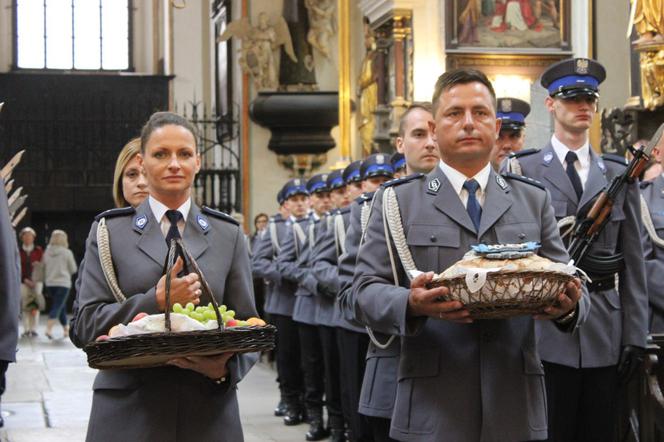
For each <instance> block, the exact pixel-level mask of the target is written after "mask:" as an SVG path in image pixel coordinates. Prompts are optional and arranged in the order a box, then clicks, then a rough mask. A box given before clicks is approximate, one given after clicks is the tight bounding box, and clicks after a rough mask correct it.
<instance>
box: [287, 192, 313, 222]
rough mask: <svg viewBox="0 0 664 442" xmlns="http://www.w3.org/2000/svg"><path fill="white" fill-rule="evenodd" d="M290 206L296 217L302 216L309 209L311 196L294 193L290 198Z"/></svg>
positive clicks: (292, 213)
mask: <svg viewBox="0 0 664 442" xmlns="http://www.w3.org/2000/svg"><path fill="white" fill-rule="evenodd" d="M288 208H289V210H290V213H291V215H293V216H294V217H295V218H302V217H303V216H304V215H306V214H307V210H309V197H308V196H306V195H301V194H299V195H293V196H291V197H290V198H288Z"/></svg>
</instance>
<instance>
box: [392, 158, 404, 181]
mask: <svg viewBox="0 0 664 442" xmlns="http://www.w3.org/2000/svg"><path fill="white" fill-rule="evenodd" d="M390 164H392V169H393V170H394V178H401V177H402V176H404V175H405V174H406V157H405V156H403V154H402V153H401V152H395V153H394V154H392V157H391V158H390Z"/></svg>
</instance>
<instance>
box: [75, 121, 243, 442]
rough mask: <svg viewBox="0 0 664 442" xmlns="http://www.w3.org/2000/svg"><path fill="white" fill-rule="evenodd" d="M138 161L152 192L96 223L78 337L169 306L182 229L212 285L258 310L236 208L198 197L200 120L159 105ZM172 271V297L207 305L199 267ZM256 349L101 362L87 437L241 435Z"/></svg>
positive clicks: (220, 296)
mask: <svg viewBox="0 0 664 442" xmlns="http://www.w3.org/2000/svg"><path fill="white" fill-rule="evenodd" d="M140 155H141V157H140V158H141V163H142V166H143V168H144V170H145V173H146V178H147V180H148V184H149V188H150V197H149V198H148V199H147V200H145V201H144V202H143V203H142V204H141V205H140V206H138V207H137V208H136V209H134V208H131V207H129V208H123V209H113V210H110V211H107V212H104V213H102V214H101V215H99V216H98V217H97V219H96V221H95V222H94V223H93V225H92V228H91V231H90V235H89V237H88V240H87V243H86V252H85V268H84V271H83V272H82V274H81V275H80V276H79V278H80V279H81V280H80V293H79V303H80V307H79V311H78V320H77V321H76V328H77V330H76V335H77V336H78V337H79V339H80V341H81V343H82V344H86V343H88V342H92V341H94V340H95V338H97V337H98V336H100V335H104V334H107V333H108V331H109V329H110V328H111V327H112V326H114V325H116V324H119V323H124V324H126V323H128V322H129V321H131V320H132V318H133V317H134V316H135V315H136V314H138V313H141V312H145V313H148V314H156V313H161V312H163V311H164V310H165V309H166V308H167V306H166V302H165V277H164V276H163V268H164V262H165V260H166V256H167V251H168V248H167V240H169V239H171V238H177V237H182V238H183V241H184V244H185V246H186V247H187V249H188V250H189V252H190V253H191V254H192V256H193V257H194V259H196V261H197V262H198V264H199V266H200V268H201V271H202V272H203V274H204V275H205V276H206V279H207V281H208V283H209V285H210V288H211V290H212V293H213V294H214V296H215V297H216V299H217V301H218V302H219V303H220V304H222V303H223V304H226V305H227V306H228V308H230V309H233V310H235V311H236V313H237V317H238V318H248V317H250V316H255V315H256V310H255V307H254V299H253V293H252V280H251V270H250V266H249V258H248V256H249V255H248V253H247V249H246V241H244V236H243V233H242V229H241V228H240V226H239V225H238V224H237V222H235V221H234V220H233V219H232V218H230V217H229V216H227V215H225V214H223V213H221V212H217V211H214V210H211V209H208V208H205V207H203V208H200V207H198V206H197V205H196V204H195V203H194V202H193V201H192V200H191V190H192V186H193V182H194V177H195V175H196V173H197V172H198V171H199V169H200V154H199V150H198V147H197V145H196V137H195V133H194V129H193V127H192V126H191V125H190V124H189V123H188V122H187V121H186V120H185V119H184V118H182V117H180V116H178V115H176V114H172V113H168V112H158V113H156V114H154V115H152V117H150V120H149V121H148V122H147V123H146V125H145V126H144V128H143V131H142V133H141V154H140ZM102 219H104V222H105V224H106V227H107V229H108V233H109V237H110V250H111V251H112V252H113V265H114V268H115V273H116V276H117V280H118V284H119V288H120V292H118V291H113V290H111V288H110V287H109V285H108V283H107V282H106V278H105V276H104V271H103V269H102V266H101V264H100V260H99V248H98V247H99V244H98V241H97V229H98V226H99V222H100V221H101V220H102ZM182 268H183V266H182V261H181V260H180V259H178V263H177V264H176V265H175V268H174V269H173V275H172V276H173V279H172V283H171V303H175V302H179V303H180V304H183V305H184V304H186V303H188V302H193V303H194V304H207V303H208V302H209V301H210V300H209V299H206V297H205V296H202V294H201V284H200V281H199V280H198V277H197V275H196V274H194V273H189V274H183V273H181V270H182ZM255 361H256V357H255V355H234V354H230V353H226V354H222V355H219V356H209V357H187V358H174V359H173V360H171V361H169V366H166V367H159V368H147V369H133V370H124V369H123V370H119V369H118V370H101V371H100V372H99V374H98V375H97V377H96V379H95V382H94V384H93V390H94V393H93V401H92V411H91V413H90V421H89V425H88V433H87V440H88V441H116V440H145V441H189V440H243V434H242V426H241V423H240V415H239V410H238V403H237V398H236V385H237V383H238V382H239V381H240V380H241V379H242V378H243V377H244V375H245V374H246V373H247V372H248V370H249V369H250V367H251V366H252V365H253V364H254V363H255Z"/></svg>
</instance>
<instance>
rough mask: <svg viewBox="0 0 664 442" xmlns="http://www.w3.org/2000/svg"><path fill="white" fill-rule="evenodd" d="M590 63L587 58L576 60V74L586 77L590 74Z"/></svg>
mask: <svg viewBox="0 0 664 442" xmlns="http://www.w3.org/2000/svg"><path fill="white" fill-rule="evenodd" d="M589 66H590V62H589V61H588V60H587V59H586V58H579V59H577V60H576V73H577V74H580V75H586V74H587V73H588V67H589Z"/></svg>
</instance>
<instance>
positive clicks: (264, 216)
mask: <svg viewBox="0 0 664 442" xmlns="http://www.w3.org/2000/svg"><path fill="white" fill-rule="evenodd" d="M259 218H265V219H266V220H268V221H269V220H270V217H269V216H268V215H267V213H263V212H261V213H259V214H258V215H256V216H255V217H254V227H255V226H256V223H257V222H258V219H259Z"/></svg>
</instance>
